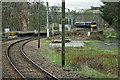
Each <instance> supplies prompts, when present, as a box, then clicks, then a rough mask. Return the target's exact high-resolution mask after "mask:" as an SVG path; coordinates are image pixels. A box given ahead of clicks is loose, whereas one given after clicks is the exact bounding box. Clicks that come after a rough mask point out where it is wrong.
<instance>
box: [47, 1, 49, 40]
mask: <svg viewBox="0 0 120 80" xmlns="http://www.w3.org/2000/svg"><path fill="white" fill-rule="evenodd" d="M47 38H49V4H48V2H47Z"/></svg>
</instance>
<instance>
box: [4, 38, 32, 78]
mask: <svg viewBox="0 0 120 80" xmlns="http://www.w3.org/2000/svg"><path fill="white" fill-rule="evenodd" d="M29 39H31V38H27V39H23V40H19V41H16V42H14V43H12V44H11V45H9V46H8V48H7V50H6V56H7V59H8V61H9V62H10V64H11V65H12V67H13V68H14V70H15V71H16V72H17V73H18V74H19V75H20V76H21V77H22V78H23V79H24V80H27V78H26V77H25V76H24V75H23V74H22V73H21V72H20V71H19V70H18V68H17V67H16V66H15V65H14V63H13V62H12V60H11V58H10V55H9V50H10V48H11V47H12V46H14V45H15V44H17V43H19V42H21V41H25V40H29Z"/></svg>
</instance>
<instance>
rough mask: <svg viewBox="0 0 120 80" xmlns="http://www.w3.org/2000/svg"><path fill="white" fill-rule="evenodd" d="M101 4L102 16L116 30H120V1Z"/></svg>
mask: <svg viewBox="0 0 120 80" xmlns="http://www.w3.org/2000/svg"><path fill="white" fill-rule="evenodd" d="M103 4H104V5H103V6H101V9H100V11H101V14H100V15H101V17H102V18H103V19H104V20H105V21H106V22H107V23H108V24H109V25H110V26H111V27H113V28H114V29H115V30H117V31H118V30H120V27H119V23H120V22H119V18H120V2H103Z"/></svg>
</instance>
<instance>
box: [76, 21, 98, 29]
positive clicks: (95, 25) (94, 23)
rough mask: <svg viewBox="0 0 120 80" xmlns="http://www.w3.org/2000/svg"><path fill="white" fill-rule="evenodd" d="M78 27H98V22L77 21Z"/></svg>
mask: <svg viewBox="0 0 120 80" xmlns="http://www.w3.org/2000/svg"><path fill="white" fill-rule="evenodd" d="M75 27H76V28H93V29H96V28H97V24H96V22H75Z"/></svg>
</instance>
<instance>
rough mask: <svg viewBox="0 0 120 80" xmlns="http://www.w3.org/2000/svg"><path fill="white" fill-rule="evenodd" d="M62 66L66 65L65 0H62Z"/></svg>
mask: <svg viewBox="0 0 120 80" xmlns="http://www.w3.org/2000/svg"><path fill="white" fill-rule="evenodd" d="M62 66H63V67H64V66H65V0H62Z"/></svg>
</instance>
